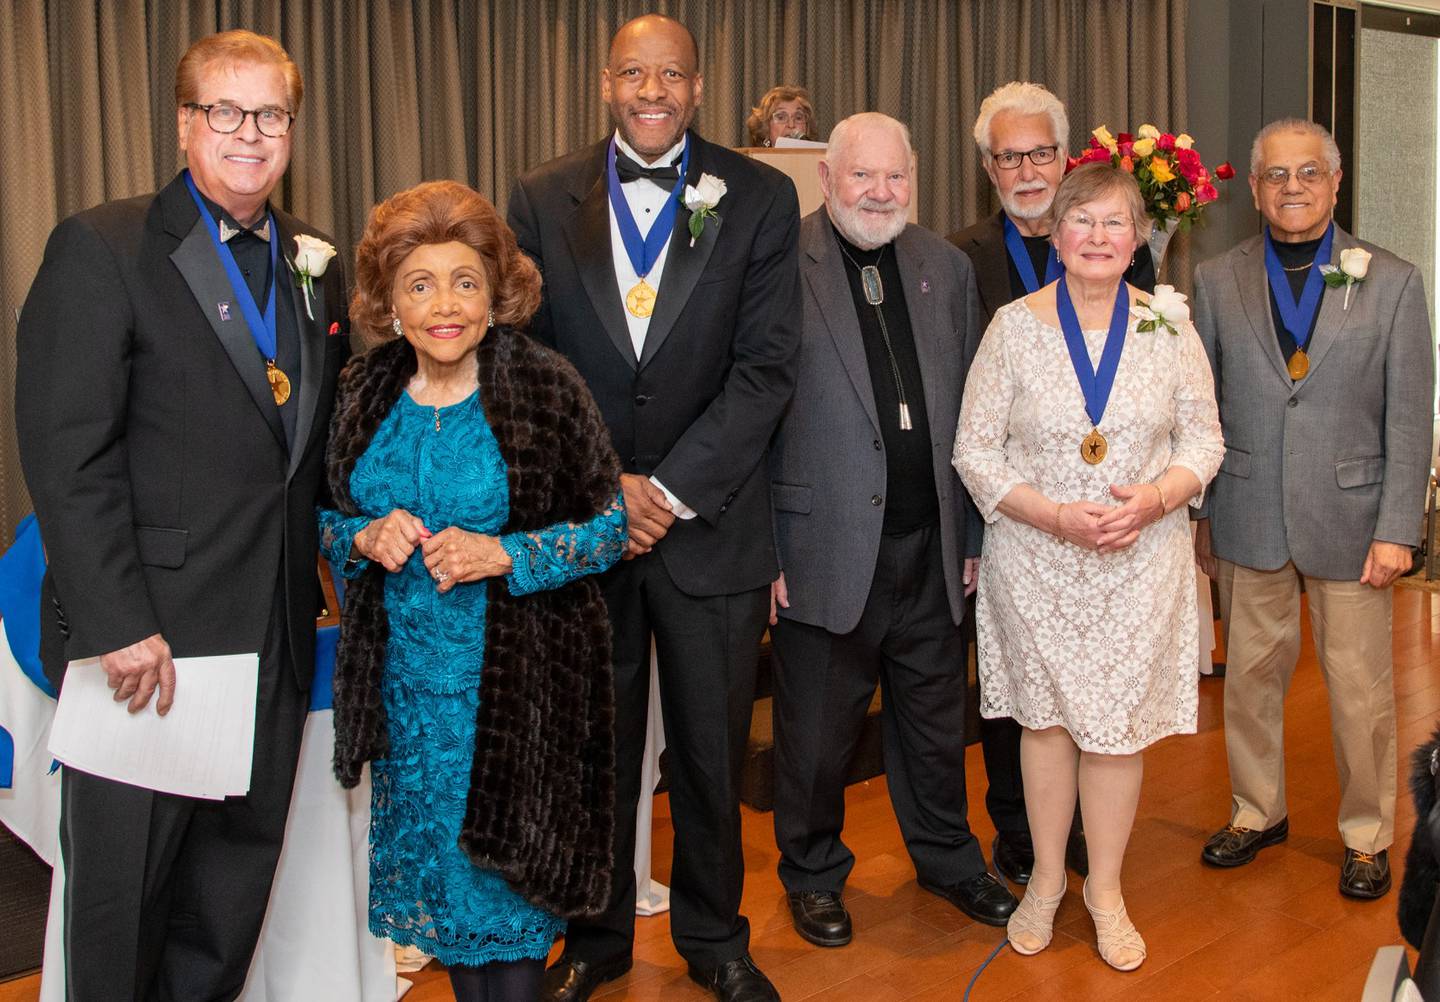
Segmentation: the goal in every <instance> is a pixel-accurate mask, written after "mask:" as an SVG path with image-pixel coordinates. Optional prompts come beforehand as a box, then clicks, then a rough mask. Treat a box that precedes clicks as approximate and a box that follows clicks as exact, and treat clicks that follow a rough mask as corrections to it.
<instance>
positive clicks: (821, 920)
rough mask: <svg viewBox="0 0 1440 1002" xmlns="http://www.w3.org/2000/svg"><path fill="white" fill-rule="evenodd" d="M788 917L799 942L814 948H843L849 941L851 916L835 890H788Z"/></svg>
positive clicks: (786, 896)
mask: <svg viewBox="0 0 1440 1002" xmlns="http://www.w3.org/2000/svg"><path fill="white" fill-rule="evenodd" d="M785 898H786V900H787V901H789V902H790V918H791V919H793V920H794V922H795V931H796V932H798V933H799V934H800V937H801V938H802V939H806V940H809V941H810V942H811V943H814V944H815V945H816V946H844V945H845V944H846V943H848V942H850V913H849V912H848V911H846V910H845V903H844V902H843V901H841V900H840V895H839V894H837V893H835V892H834V891H791V892H789V893H788V894H786V895H785Z"/></svg>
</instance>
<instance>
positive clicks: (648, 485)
mask: <svg viewBox="0 0 1440 1002" xmlns="http://www.w3.org/2000/svg"><path fill="white" fill-rule="evenodd" d="M620 490H621V492H622V493H623V494H624V495H625V519H626V522H627V524H628V525H629V527H630V537H629V539H627V540H626V541H625V556H624V558H623V559H625V560H634V559H635V558H636V557H638V556H641V555H642V554H645V553H649V552H650V551H651V550H652V549H654V547H655V544H656V543H658V542H660V540H662V539H664V538H665V534H666V533H667V532H669V531H670V527H671V526H672V525H674V524H675V512H674V511H672V510H671V508H670V502H669V501H668V500H667V499H666V497H665V492H664V491H662V490H661V489H660V488H658V487H656V486H655V485H654V484H653V483H652V482H651V481H650V478H649V477H646V476H642V475H641V474H639V473H622V474H620Z"/></svg>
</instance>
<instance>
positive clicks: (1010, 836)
mask: <svg viewBox="0 0 1440 1002" xmlns="http://www.w3.org/2000/svg"><path fill="white" fill-rule="evenodd" d="M990 858H991V859H993V860H994V861H995V869H997V870H999V871H1000V876H1002V877H1004V878H1005V879H1006V880H1008V881H1010V883H1012V884H1028V883H1030V874H1031V872H1032V871H1034V869H1035V844H1034V843H1033V842H1031V841H1030V833H1029V832H999V833H998V834H996V836H995V841H994V842H993V843H992V844H991V846H990Z"/></svg>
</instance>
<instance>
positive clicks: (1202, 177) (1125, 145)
mask: <svg viewBox="0 0 1440 1002" xmlns="http://www.w3.org/2000/svg"><path fill="white" fill-rule="evenodd" d="M1087 163H1108V164H1113V165H1114V166H1116V167H1119V168H1120V169H1121V170H1124V171H1127V172H1129V173H1131V174H1134V175H1135V180H1136V182H1137V183H1138V184H1139V185H1140V196H1141V197H1142V198H1143V199H1144V200H1145V210H1146V211H1147V212H1148V213H1150V216H1151V218H1152V219H1154V220H1155V222H1156V223H1157V224H1159V226H1160V227H1161V228H1163V229H1169V223H1170V220H1172V219H1173V220H1176V222H1177V224H1178V229H1180V230H1181V231H1182V232H1183V231H1185V230H1188V229H1189V228H1190V227H1191V225H1192V224H1194V223H1195V222H1196V221H1198V220H1199V219H1200V214H1201V210H1202V209H1203V208H1204V207H1205V206H1206V205H1208V204H1209V203H1211V202H1213V201H1215V199H1216V198H1218V197H1219V196H1220V193H1219V192H1218V191H1216V190H1215V184H1214V182H1215V181H1228V180H1230V179H1231V178H1232V177H1234V176H1235V168H1233V167H1231V166H1230V163H1229V161H1226V162H1225V163H1223V164H1221V165H1220V166H1219V167H1216V168H1215V173H1214V174H1213V175H1212V174H1211V173H1210V171H1209V169H1208V168H1206V166H1205V164H1204V162H1203V161H1202V160H1201V159H1200V154H1198V153H1196V152H1195V140H1194V139H1192V138H1191V137H1190V136H1189V135H1188V134H1186V133H1183V132H1182V133H1181V134H1180V135H1178V136H1176V135H1172V134H1171V133H1169V132H1161V131H1160V130H1159V129H1157V128H1156V127H1155V126H1153V125H1149V124H1146V125H1142V126H1140V130H1139V132H1137V133H1136V134H1135V135H1133V136H1132V135H1131V134H1130V133H1128V132H1122V133H1120V134H1119V135H1118V136H1112V135H1111V134H1110V130H1109V129H1107V128H1106V127H1105V126H1103V125H1102V126H1100V127H1099V128H1098V129H1096V130H1095V131H1094V132H1092V133H1090V142H1089V144H1088V145H1087V146H1086V149H1085V152H1084V153H1082V154H1081V155H1080V156H1078V157H1071V158H1070V159H1069V161H1067V162H1066V164H1065V171H1066V173H1069V172H1070V171H1072V170H1074V169H1075V168H1076V167H1079V166H1080V165H1081V164H1087Z"/></svg>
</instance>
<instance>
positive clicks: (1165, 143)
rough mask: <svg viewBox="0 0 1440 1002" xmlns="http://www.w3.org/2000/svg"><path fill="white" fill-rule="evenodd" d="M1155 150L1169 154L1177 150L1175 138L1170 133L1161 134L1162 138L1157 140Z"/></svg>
mask: <svg viewBox="0 0 1440 1002" xmlns="http://www.w3.org/2000/svg"><path fill="white" fill-rule="evenodd" d="M1155 148H1156V149H1157V150H1164V151H1165V152H1166V153H1169V152H1170V151H1171V150H1173V149H1174V148H1175V137H1174V136H1173V135H1172V134H1171V133H1169V132H1162V133H1160V138H1159V139H1157V140H1155Z"/></svg>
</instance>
